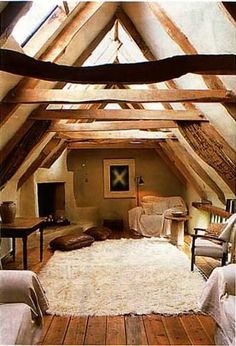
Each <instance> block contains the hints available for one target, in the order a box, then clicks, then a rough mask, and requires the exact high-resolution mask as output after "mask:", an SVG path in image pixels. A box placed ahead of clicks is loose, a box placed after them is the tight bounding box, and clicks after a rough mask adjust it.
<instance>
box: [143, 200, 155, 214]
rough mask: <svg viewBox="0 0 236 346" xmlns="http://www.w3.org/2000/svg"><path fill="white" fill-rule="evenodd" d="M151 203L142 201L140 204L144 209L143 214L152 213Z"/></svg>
mask: <svg viewBox="0 0 236 346" xmlns="http://www.w3.org/2000/svg"><path fill="white" fill-rule="evenodd" d="M152 205H153V203H148V202H142V203H141V206H142V208H143V210H144V214H146V215H153V208H152Z"/></svg>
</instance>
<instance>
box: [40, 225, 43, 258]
mask: <svg viewBox="0 0 236 346" xmlns="http://www.w3.org/2000/svg"><path fill="white" fill-rule="evenodd" d="M39 232H40V262H42V260H43V227H40V228H39Z"/></svg>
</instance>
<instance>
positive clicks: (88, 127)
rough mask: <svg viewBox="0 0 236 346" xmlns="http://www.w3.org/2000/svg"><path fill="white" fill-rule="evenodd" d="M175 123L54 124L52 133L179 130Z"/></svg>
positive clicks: (160, 121)
mask: <svg viewBox="0 0 236 346" xmlns="http://www.w3.org/2000/svg"><path fill="white" fill-rule="evenodd" d="M177 127H178V125H177V124H176V122H175V121H171V120H127V121H94V122H92V123H77V124H60V123H56V124H53V125H52V126H51V127H50V128H49V131H51V132H75V131H113V130H148V129H156V130H160V129H169V128H177Z"/></svg>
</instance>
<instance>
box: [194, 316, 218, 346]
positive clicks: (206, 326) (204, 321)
mask: <svg viewBox="0 0 236 346" xmlns="http://www.w3.org/2000/svg"><path fill="white" fill-rule="evenodd" d="M197 318H198V319H199V321H200V323H201V325H202V328H203V330H204V331H205V332H206V334H207V335H208V336H209V338H210V340H211V342H212V344H213V345H214V344H215V340H214V335H215V330H216V323H215V321H214V320H213V318H212V317H210V316H206V315H198V316H197Z"/></svg>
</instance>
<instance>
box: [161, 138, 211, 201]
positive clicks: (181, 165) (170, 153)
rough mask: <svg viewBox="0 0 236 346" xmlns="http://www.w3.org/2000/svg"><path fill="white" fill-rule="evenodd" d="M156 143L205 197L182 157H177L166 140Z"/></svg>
mask: <svg viewBox="0 0 236 346" xmlns="http://www.w3.org/2000/svg"><path fill="white" fill-rule="evenodd" d="M158 145H159V146H160V147H161V148H162V149H163V151H164V153H165V154H166V155H167V156H168V157H169V159H170V160H171V161H172V162H173V164H174V165H175V166H176V167H177V168H178V170H179V171H180V172H182V174H183V175H184V177H185V179H186V180H187V181H188V183H189V184H190V185H191V186H193V188H194V189H195V191H196V192H197V193H198V195H199V196H200V198H201V199H203V200H204V199H207V195H206V193H205V191H204V190H203V189H202V187H201V186H200V185H199V183H198V181H197V180H196V179H195V177H194V175H193V174H192V171H191V168H189V167H187V166H186V165H185V164H184V163H183V162H182V158H181V157H180V158H179V157H178V155H176V154H175V152H174V151H173V150H172V148H170V147H169V146H168V144H167V143H166V142H160V143H158Z"/></svg>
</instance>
